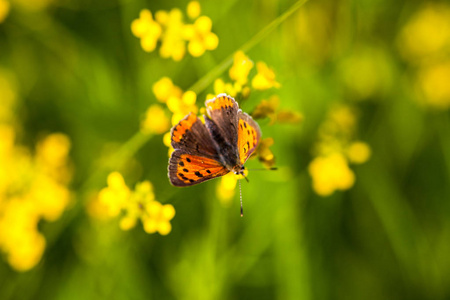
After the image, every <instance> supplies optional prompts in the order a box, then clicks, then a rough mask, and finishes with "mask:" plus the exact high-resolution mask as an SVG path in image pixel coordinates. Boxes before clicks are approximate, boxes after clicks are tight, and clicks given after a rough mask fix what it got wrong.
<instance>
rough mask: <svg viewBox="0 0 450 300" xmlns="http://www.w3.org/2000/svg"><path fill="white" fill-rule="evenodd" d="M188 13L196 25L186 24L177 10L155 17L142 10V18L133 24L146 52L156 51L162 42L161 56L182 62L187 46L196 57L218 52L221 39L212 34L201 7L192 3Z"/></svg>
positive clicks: (161, 11)
mask: <svg viewBox="0 0 450 300" xmlns="http://www.w3.org/2000/svg"><path fill="white" fill-rule="evenodd" d="M186 12H187V15H188V17H189V19H191V20H192V21H193V24H186V23H184V21H183V13H182V12H181V10H179V9H178V8H174V9H172V10H171V11H164V10H160V11H157V12H156V13H155V14H154V16H153V15H152V13H151V11H150V10H148V9H143V10H142V11H141V12H140V14H139V18H138V19H136V20H134V21H133V22H132V23H131V31H132V33H133V35H135V36H136V37H138V38H140V40H141V47H142V49H143V50H144V51H146V52H152V51H154V50H155V49H156V46H157V44H158V41H160V42H161V47H160V48H159V54H160V56H161V57H163V58H172V59H173V60H174V61H180V60H181V59H183V57H184V55H185V54H186V44H187V51H188V52H189V53H190V54H191V55H192V56H194V57H199V56H202V55H203V54H204V53H205V51H206V50H214V49H216V48H217V46H218V44H219V38H218V37H217V35H216V34H214V33H213V32H211V29H212V21H211V19H210V18H209V17H207V16H200V13H201V7H200V3H199V2H198V1H191V2H189V4H188V6H187V10H186Z"/></svg>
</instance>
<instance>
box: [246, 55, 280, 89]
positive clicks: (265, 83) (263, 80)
mask: <svg viewBox="0 0 450 300" xmlns="http://www.w3.org/2000/svg"><path fill="white" fill-rule="evenodd" d="M256 70H257V71H258V73H257V74H256V75H255V77H253V79H252V87H253V88H254V89H255V90H267V89H270V88H272V87H275V88H279V87H280V84H279V83H278V82H276V81H275V73H274V71H273V70H272V69H271V68H269V67H268V66H267V65H266V64H265V63H264V62H261V61H260V62H258V63H256Z"/></svg>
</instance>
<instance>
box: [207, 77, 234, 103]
mask: <svg viewBox="0 0 450 300" xmlns="http://www.w3.org/2000/svg"><path fill="white" fill-rule="evenodd" d="M241 90H242V86H241V85H240V84H239V83H238V82H235V83H234V84H231V83H225V82H224V81H223V80H222V79H220V78H217V79H216V80H215V81H214V93H215V94H216V95H219V94H223V93H225V94H227V95H230V96H231V97H236V95H237V94H238V93H239V92H241ZM214 97H215V95H212V98H214ZM212 98H211V99H212Z"/></svg>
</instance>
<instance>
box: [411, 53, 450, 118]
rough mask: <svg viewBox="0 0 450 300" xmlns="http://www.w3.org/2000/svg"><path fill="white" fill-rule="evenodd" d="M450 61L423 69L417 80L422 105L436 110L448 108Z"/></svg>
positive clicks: (449, 97)
mask: <svg viewBox="0 0 450 300" xmlns="http://www.w3.org/2000/svg"><path fill="white" fill-rule="evenodd" d="M449 78H450V61H447V62H444V63H441V64H436V65H431V66H428V67H426V68H423V69H422V70H421V71H420V73H419V75H418V80H417V86H418V88H419V90H420V91H421V93H422V95H423V96H422V98H423V102H424V104H426V105H428V106H430V107H434V108H438V109H448V108H449V107H450V85H449V81H448V79H449Z"/></svg>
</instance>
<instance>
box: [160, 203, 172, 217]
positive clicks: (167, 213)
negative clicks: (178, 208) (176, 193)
mask: <svg viewBox="0 0 450 300" xmlns="http://www.w3.org/2000/svg"><path fill="white" fill-rule="evenodd" d="M174 216H175V208H174V207H173V205H171V204H166V205H164V206H163V207H162V211H161V218H163V219H164V220H167V221H169V220H172V219H173V217H174Z"/></svg>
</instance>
